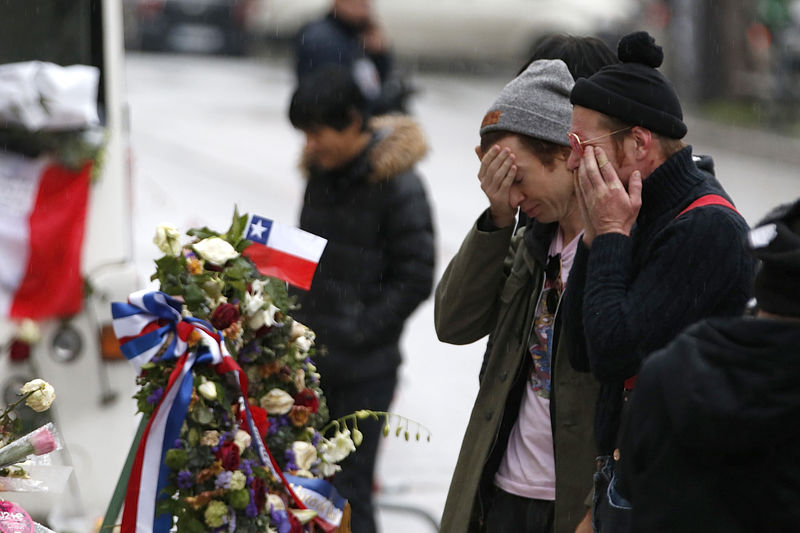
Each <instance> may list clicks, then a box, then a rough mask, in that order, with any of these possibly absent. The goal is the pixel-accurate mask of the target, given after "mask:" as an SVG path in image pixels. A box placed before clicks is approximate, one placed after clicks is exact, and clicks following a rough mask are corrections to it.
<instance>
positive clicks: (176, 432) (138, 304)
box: [114, 212, 355, 533]
mask: <svg viewBox="0 0 800 533" xmlns="http://www.w3.org/2000/svg"><path fill="white" fill-rule="evenodd" d="M247 221H248V216H247V215H241V216H240V215H239V214H238V212H235V213H234V217H233V221H232V224H231V226H230V228H229V229H228V230H227V232H225V233H218V232H215V231H213V230H211V229H209V228H205V227H204V228H195V229H191V230H189V231H188V232H187V235H188V239H187V238H184V237H182V236H181V234H180V233H179V232H178V231H177V230H176V229H174V228H171V227H167V226H160V227H159V228H158V229H157V233H156V237H155V239H154V241H155V243H156V245H157V246H158V247H159V249H160V250H161V251H163V252H164V256H163V257H161V258H159V259H157V260H156V271H155V273H154V274H153V276H152V279H153V280H157V281H158V282H159V284H160V291H157V292H149V293H148V292H145V291H140V293H134V294H133V295H131V297H130V298H129V302H128V303H127V304H114V305H115V306H118V307H115V308H114V316H115V323H114V326H115V330H116V331H117V336H118V337H119V338H120V343H121V346H122V350H123V353H124V354H125V355H126V357H127V358H128V359H129V360H130V361H131V362H132V363H133V364H134V365H135V366H137V367H138V368H139V370H140V374H139V377H138V379H137V384H138V385H139V389H138V392H137V393H136V395H135V399H136V401H137V405H138V409H139V411H140V412H142V413H143V414H144V415H145V417H147V418H149V422H148V428H147V430H145V433H144V434H143V436H142V442H141V444H140V445H139V452H138V456H140V457H141V458H140V459H139V458H137V461H138V463H137V462H135V463H134V466H133V475H132V478H131V481H130V482H129V485H128V494H127V497H126V500H125V514H124V515H123V531H125V530H126V521H128V522H129V523H136V524H142V523H148V521H151V522H152V529H153V531H169V530H170V528H175V529H173V530H177V531H178V532H179V533H194V532H197V533H200V532H207V531H220V532H221V531H236V532H245V533H246V532H252V533H255V532H264V531H274V532H280V533H289V532H292V533H294V532H300V531H304V530H310V529H311V528H313V527H316V526H319V527H321V528H322V529H324V530H326V531H334V530H336V528H337V527H339V526H340V525H342V524H341V523H342V509H343V507H344V502H343V501H342V500H341V498H340V497H338V495H337V494H335V491H334V490H332V489H333V488H332V486H330V485H328V484H327V483H325V481H324V478H326V477H329V476H331V475H332V474H334V473H335V472H336V471H337V470H338V469H339V466H338V465H337V464H336V463H337V462H339V461H341V460H342V459H344V457H346V456H347V454H348V453H350V451H351V450H352V449H354V448H355V447H354V445H353V442H352V440H351V439H350V436H349V431H347V430H346V429H345V431H347V433H345V432H344V431H338V430H337V431H336V432H335V433H334V434H333V435H330V438H327V437H326V436H325V435H324V434H322V433H321V432H320V430H321V429H323V428H324V426H325V424H326V422H327V418H328V412H327V407H326V404H325V398H324V396H323V394H322V390H321V388H320V376H319V374H318V373H317V371H316V367H315V366H314V363H313V361H312V358H313V357H314V356H315V353H316V348H315V346H314V333H313V332H312V331H311V330H310V329H309V328H307V327H305V326H304V325H303V324H300V323H298V322H297V321H295V320H293V319H292V317H291V312H292V310H293V308H294V307H293V306H294V304H293V299H292V298H290V296H289V295H288V292H287V288H286V284H285V283H284V282H283V281H281V280H278V279H276V278H271V277H267V276H264V275H262V274H261V273H260V272H259V270H258V268H257V267H256V265H255V264H254V263H253V261H252V260H251V259H249V258H248V257H247V256H246V255H245V254H243V253H242V252H243V251H244V250H245V249H246V248H247V247H248V246H249V245H250V244H251V242H250V241H248V240H247V239H246V238H245V236H246V227H247ZM182 241H186V242H182ZM345 441H348V442H345ZM348 443H349V444H348ZM152 450H157V451H156V452H152ZM148 453H155V455H153V456H154V457H156V462H159V463H161V465H160V466H159V467H158V470H157V471H150V474H148V471H147V468H148V465H149V464H150V462H148V455H147V454H148ZM159 459H160V461H159ZM148 477H152V478H157V479H158V485H157V488H156V489H154V490H152V491H151V492H150V493H149V494H148V493H146V492H145V491H144V490H143V489H142V487H143V486H144V485H145V484H147V483H148V482H149V481H150V480H149V479H148ZM309 491H312V492H314V493H315V495H316V496H317V497H315V498H311V500H316V501H318V502H319V500H320V498H319V497H318V496H319V495H320V494H322V500H323V504H322V505H312V504H311V503H309V501H310V500H309V499H306V500H305V501H304V499H303V498H301V497H300V496H298V494H307V493H308V492H309ZM151 496H152V497H154V498H155V499H156V504H155V508H153V507H152V506H151V507H148V506H147V505H144V504H143V501H145V500H146V499H147V498H148V497H151ZM151 504H152V502H151ZM328 504H330V505H328ZM310 507H315V508H314V509H310ZM323 515H324V516H323ZM313 524H315V525H313ZM147 527H150V526H147ZM344 527H346V526H344ZM340 531H341V529H340Z"/></svg>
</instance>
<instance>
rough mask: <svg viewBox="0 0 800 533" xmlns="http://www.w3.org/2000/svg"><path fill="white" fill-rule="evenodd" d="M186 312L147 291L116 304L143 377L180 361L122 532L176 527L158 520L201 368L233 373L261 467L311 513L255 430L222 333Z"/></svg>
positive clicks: (123, 338)
mask: <svg viewBox="0 0 800 533" xmlns="http://www.w3.org/2000/svg"><path fill="white" fill-rule="evenodd" d="M181 308H182V305H181V302H179V301H178V300H176V299H175V298H172V297H170V296H169V295H167V294H165V293H163V292H159V291H155V292H154V291H146V290H143V291H138V292H135V293H133V294H131V295H130V296H129V297H128V303H121V302H114V303H112V304H111V314H112V316H113V319H114V332H115V333H116V335H117V338H118V339H119V340H120V347H121V350H122V353H123V354H124V355H125V357H126V358H127V359H128V361H129V362H130V363H131V364H132V365H133V366H134V368H135V369H136V371H137V372H138V373H140V372H141V368H142V366H143V365H144V364H146V363H148V362H151V361H161V360H171V359H175V360H176V363H175V368H174V370H173V371H172V373H171V374H170V376H169V380H168V382H167V387H166V389H165V390H164V393H163V395H162V397H161V399H160V401H159V403H158V405H157V406H156V408H155V410H154V411H153V413H152V415H151V417H150V420H149V421H148V423H147V426H146V427H145V430H144V433H143V434H142V439H141V442H140V443H139V448H138V450H137V452H136V457H135V459H134V463H133V467H132V469H131V476H130V481H129V483H128V490H127V493H126V496H125V510H124V512H123V516H122V528H121V533H134V532H136V533H145V532H146V533H150V532H153V533H168V532H169V531H170V528H171V527H172V516H170V515H168V514H161V515H159V516H156V509H155V506H156V502H157V500H158V499H162V498H166V497H168V496H167V495H165V494H163V493H162V489H163V488H164V487H165V486H166V485H167V476H168V475H169V468H168V467H166V465H165V464H164V457H165V455H166V452H167V450H169V449H170V448H171V447H172V446H173V443H174V442H175V440H176V439H177V438H178V436H179V434H180V429H181V426H182V425H183V423H184V421H185V420H186V414H187V411H188V408H189V402H190V401H191V397H192V389H193V372H192V369H193V367H194V366H195V365H197V364H211V365H214V367H215V370H216V371H217V373H219V374H224V373H228V372H232V373H233V376H234V378H235V381H236V383H237V384H238V386H239V389H240V391H241V392H242V394H241V395H240V396H239V399H238V402H239V407H240V409H241V410H242V411H243V412H244V413H245V418H246V420H247V424H248V427H249V428H250V434H251V435H252V437H253V438H252V442H253V445H254V446H255V448H256V450H257V452H258V455H259V458H260V460H261V463H262V464H263V465H264V466H266V467H267V468H269V469H270V470H271V472H272V474H273V475H274V476H275V478H276V479H280V480H281V482H282V483H283V485H284V486H285V487H286V489H287V492H288V493H289V495H290V496H291V497H292V498H293V499H294V501H295V504H296V506H297V508H299V509H305V508H306V506H305V505H304V503H303V502H302V501H301V500H300V498H298V497H297V495H296V494H295V492H294V491H293V490H292V487H291V485H290V484H289V482H287V480H286V478H285V477H284V475H283V473H282V472H281V470H280V468H279V467H278V464H277V462H276V461H275V459H274V458H273V457H272V454H271V453H270V452H269V449H268V448H267V447H266V445H265V444H264V442H263V440H262V438H261V435H260V434H259V432H258V430H257V429H256V427H255V424H254V422H253V417H252V415H251V414H250V409H249V406H248V403H247V401H246V398H247V377H246V376H245V373H244V372H243V371H242V369H241V367H240V366H239V365H238V364H237V363H236V361H235V360H234V359H233V358H232V357H231V356H230V354H229V353H228V350H227V348H226V347H225V343H224V338H223V336H222V334H221V333H219V332H217V331H216V330H215V329H214V327H212V326H211V325H210V324H208V323H207V322H205V321H203V320H199V319H197V318H192V317H183V316H182V315H181ZM193 337H194V338H193ZM190 341H191V343H192V345H193V346H194V347H195V348H194V349H192V350H188V348H189V345H190ZM195 342H196V344H195ZM320 525H322V526H323V528H324V529H326V530H328V528H325V525H328V524H320Z"/></svg>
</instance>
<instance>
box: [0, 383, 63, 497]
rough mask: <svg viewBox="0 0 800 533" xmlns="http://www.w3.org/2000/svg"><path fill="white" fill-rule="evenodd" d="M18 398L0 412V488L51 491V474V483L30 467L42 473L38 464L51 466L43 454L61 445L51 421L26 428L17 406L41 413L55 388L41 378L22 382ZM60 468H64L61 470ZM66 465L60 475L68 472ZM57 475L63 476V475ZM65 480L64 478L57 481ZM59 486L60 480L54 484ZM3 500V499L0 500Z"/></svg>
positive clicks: (52, 487) (3, 489) (53, 397)
mask: <svg viewBox="0 0 800 533" xmlns="http://www.w3.org/2000/svg"><path fill="white" fill-rule="evenodd" d="M19 396H20V398H19V399H18V400H17V401H15V402H14V403H12V404H10V405H8V406H6V408H5V409H3V411H2V412H0V491H25V492H30V491H45V490H54V489H56V487H55V486H53V485H52V483H53V479H52V478H53V476H52V475H49V476H47V477H49V478H51V481H50V483H48V482H47V481H46V480H43V479H38V478H37V475H31V471H32V470H37V471H38V473H40V474H41V473H42V472H41V467H44V468H45V469H47V468H52V467H51V466H50V465H49V458H47V457H46V456H47V455H48V454H49V453H50V452H52V451H55V450H57V449H60V448H61V440H60V438H59V436H58V432H57V431H56V429H55V427H54V426H53V424H52V422H48V423H46V424H44V425H42V426H40V427H37V428H35V429H33V430H32V431H27V430H26V429H23V428H24V424H23V421H22V418H21V417H20V416H19V413H18V412H17V409H19V408H21V407H22V405H23V404H24V405H25V406H26V407H28V408H30V409H31V410H33V411H35V412H36V413H44V412H45V411H47V410H48V409H50V406H51V405H52V403H53V401H54V400H55V397H56V394H55V389H54V388H53V386H52V385H50V384H49V383H47V382H46V381H44V380H41V379H33V380H31V381H29V382H27V383H25V384H24V385H23V386H22V387H21V388H20V391H19ZM62 470H63V469H62ZM69 470H70V469H69V468H67V469H66V472H61V474H64V473H65V474H66V476H68V475H69ZM60 477H64V476H63V475H62V476H60ZM65 481H66V477H64V479H63V480H62V482H61V483H60V484H61V485H63V482H65ZM56 485H59V483H56ZM0 501H2V500H0Z"/></svg>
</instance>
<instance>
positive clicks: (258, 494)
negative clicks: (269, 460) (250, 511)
mask: <svg viewBox="0 0 800 533" xmlns="http://www.w3.org/2000/svg"><path fill="white" fill-rule="evenodd" d="M250 487H251V488H252V489H253V503H255V504H256V508H257V509H258V512H261V511H263V510H264V506H265V505H266V504H267V484H266V482H265V481H264V480H263V479H261V478H260V477H257V478H253V483H252V484H251V485H250Z"/></svg>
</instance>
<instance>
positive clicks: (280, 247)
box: [243, 215, 328, 290]
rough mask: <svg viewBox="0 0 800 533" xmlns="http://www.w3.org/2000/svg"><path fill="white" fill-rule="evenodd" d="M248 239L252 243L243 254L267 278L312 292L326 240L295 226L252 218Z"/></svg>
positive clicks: (258, 217)
mask: <svg viewBox="0 0 800 533" xmlns="http://www.w3.org/2000/svg"><path fill="white" fill-rule="evenodd" d="M245 239H247V240H249V241H252V242H253V244H251V245H250V246H248V247H247V248H245V249H244V252H243V254H244V255H246V256H247V257H249V258H250V259H251V260H252V261H253V263H255V265H256V267H257V268H258V271H259V272H261V273H262V274H264V275H265V276H272V277H274V278H279V279H282V280H284V281H286V282H288V283H291V284H292V285H294V286H296V287H300V288H301V289H306V290H308V289H310V288H311V280H312V279H313V278H314V271H315V270H316V269H317V263H319V258H320V257H322V252H323V251H324V250H325V245H326V244H327V243H328V241H327V240H326V239H323V238H322V237H319V236H317V235H314V234H313V233H308V232H307V231H303V230H301V229H298V228H295V227H294V226H285V225H283V224H281V223H280V222H274V221H272V220H270V219H268V218H264V217H260V216H258V215H252V216H251V217H250V221H249V223H248V224H247V233H246V234H245Z"/></svg>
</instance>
